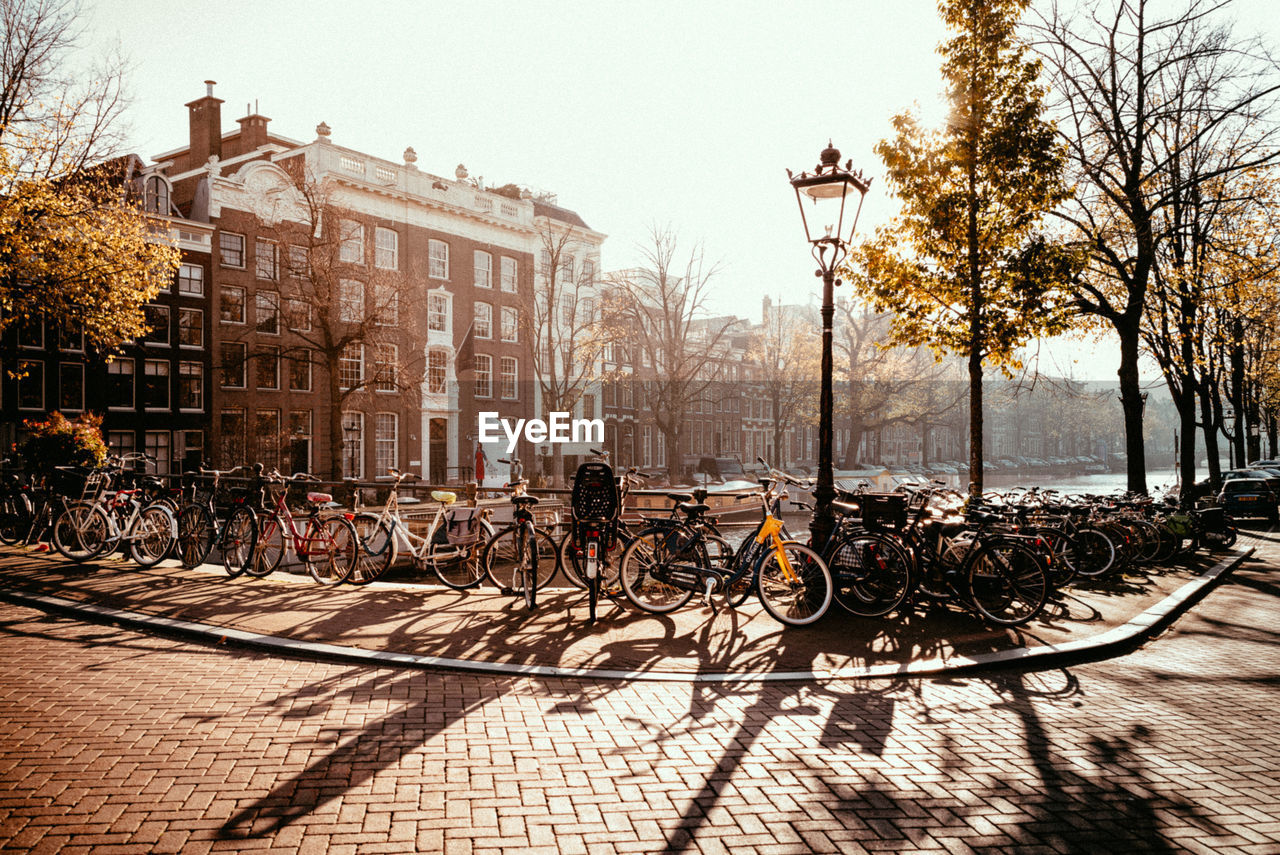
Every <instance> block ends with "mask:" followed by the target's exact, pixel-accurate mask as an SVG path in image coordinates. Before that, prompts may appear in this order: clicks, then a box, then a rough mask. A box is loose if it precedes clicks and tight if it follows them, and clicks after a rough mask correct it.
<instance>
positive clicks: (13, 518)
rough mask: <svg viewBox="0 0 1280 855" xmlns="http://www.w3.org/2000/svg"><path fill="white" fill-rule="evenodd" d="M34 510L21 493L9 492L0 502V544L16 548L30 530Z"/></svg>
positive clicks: (28, 500)
mask: <svg viewBox="0 0 1280 855" xmlns="http://www.w3.org/2000/svg"><path fill="white" fill-rule="evenodd" d="M33 516H34V510H33V509H32V507H31V500H30V499H29V498H27V496H26V495H25V494H23V493H16V492H10V493H9V494H7V495H6V496H5V497H4V500H3V501H2V502H0V543H4V544H6V545H8V546H16V545H17V544H18V543H20V542H21V541H22V539H23V538H24V537H26V534H27V531H28V530H30V528H31V519H32V517H33Z"/></svg>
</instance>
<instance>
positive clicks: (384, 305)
mask: <svg viewBox="0 0 1280 855" xmlns="http://www.w3.org/2000/svg"><path fill="white" fill-rule="evenodd" d="M374 300H376V301H377V304H376V305H375V306H374V314H375V322H376V323H377V325H378V326H380V327H394V326H398V325H399V323H400V291H399V290H398V289H396V287H395V286H394V285H384V286H382V287H375V288H374Z"/></svg>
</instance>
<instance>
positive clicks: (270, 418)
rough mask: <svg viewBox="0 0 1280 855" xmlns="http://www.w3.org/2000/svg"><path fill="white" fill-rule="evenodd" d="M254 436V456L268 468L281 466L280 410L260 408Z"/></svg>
mask: <svg viewBox="0 0 1280 855" xmlns="http://www.w3.org/2000/svg"><path fill="white" fill-rule="evenodd" d="M253 436H254V443H253V444H254V446H255V448H254V452H255V453H254V457H256V458H257V459H258V460H260V461H261V462H262V463H263V464H264V465H265V466H267V467H268V468H279V466H280V411H279V410H258V412H257V421H256V422H255V424H254V432H253Z"/></svg>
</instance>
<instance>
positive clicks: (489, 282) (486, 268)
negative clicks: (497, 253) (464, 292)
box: [472, 249, 493, 288]
mask: <svg viewBox="0 0 1280 855" xmlns="http://www.w3.org/2000/svg"><path fill="white" fill-rule="evenodd" d="M472 257H473V258H474V259H475V261H474V262H473V263H474V266H475V276H474V280H473V284H474V285H475V286H476V287H477V288H492V287H493V256H492V255H490V254H489V253H487V252H484V251H482V250H479V249H477V250H476V251H475V253H474V255H473V256H472Z"/></svg>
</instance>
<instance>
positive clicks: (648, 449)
mask: <svg viewBox="0 0 1280 855" xmlns="http://www.w3.org/2000/svg"><path fill="white" fill-rule="evenodd" d="M640 465H641V466H652V465H653V429H652V428H650V427H649V425H643V426H642V427H641V428H640Z"/></svg>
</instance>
